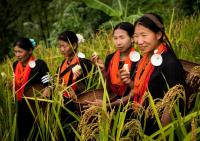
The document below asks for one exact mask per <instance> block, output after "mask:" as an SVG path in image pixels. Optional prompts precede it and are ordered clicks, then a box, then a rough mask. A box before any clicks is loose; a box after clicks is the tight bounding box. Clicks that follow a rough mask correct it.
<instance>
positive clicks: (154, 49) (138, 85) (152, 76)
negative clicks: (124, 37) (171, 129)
mask: <svg viewBox="0 0 200 141" xmlns="http://www.w3.org/2000/svg"><path fill="white" fill-rule="evenodd" d="M134 42H135V44H137V45H138V47H139V49H140V51H141V53H142V55H143V57H142V59H141V60H140V61H139V63H138V65H137V69H136V74H135V77H134V87H133V95H134V98H133V99H134V101H135V102H137V103H139V104H142V103H143V102H144V101H143V98H144V93H145V92H146V91H147V89H148V90H149V92H150V94H151V95H152V97H153V98H154V99H155V98H163V96H164V94H165V93H166V92H167V91H168V89H169V88H171V87H173V86H175V85H177V84H182V85H185V84H184V83H185V73H184V70H183V67H182V65H181V63H180V62H179V61H178V59H177V57H176V55H175V53H174V52H173V49H172V47H171V43H170V42H169V40H168V38H167V36H166V34H165V30H164V25H163V21H162V19H161V17H160V16H158V15H156V14H153V13H148V14H145V15H144V16H142V17H141V18H139V19H138V20H137V21H136V22H135V23H134ZM168 87H169V88H168ZM165 117H167V116H165ZM161 120H162V123H163V125H165V124H167V123H168V122H169V118H166V119H164V117H163V118H162V119H161ZM152 130H153V129H152Z"/></svg>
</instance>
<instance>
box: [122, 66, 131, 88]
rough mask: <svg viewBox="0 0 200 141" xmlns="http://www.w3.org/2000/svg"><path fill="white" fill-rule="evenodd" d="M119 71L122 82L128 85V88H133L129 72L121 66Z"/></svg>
mask: <svg viewBox="0 0 200 141" xmlns="http://www.w3.org/2000/svg"><path fill="white" fill-rule="evenodd" d="M119 71H120V77H121V80H122V82H123V83H124V84H127V85H129V87H130V88H133V81H132V80H131V78H130V72H129V71H127V70H126V69H124V68H122V69H120V70H119Z"/></svg>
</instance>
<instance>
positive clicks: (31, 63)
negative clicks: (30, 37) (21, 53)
mask: <svg viewBox="0 0 200 141" xmlns="http://www.w3.org/2000/svg"><path fill="white" fill-rule="evenodd" d="M28 65H29V66H30V68H34V67H35V66H36V63H35V61H30V62H29V63H28Z"/></svg>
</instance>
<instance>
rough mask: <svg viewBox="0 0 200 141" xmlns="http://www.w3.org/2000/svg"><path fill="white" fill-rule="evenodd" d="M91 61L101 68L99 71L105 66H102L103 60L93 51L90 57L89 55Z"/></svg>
mask: <svg viewBox="0 0 200 141" xmlns="http://www.w3.org/2000/svg"><path fill="white" fill-rule="evenodd" d="M91 61H92V62H93V63H94V64H96V65H97V66H99V68H100V69H101V71H103V70H104V68H105V66H104V62H103V60H102V59H101V58H100V57H99V56H98V55H97V53H93V54H92V57H91Z"/></svg>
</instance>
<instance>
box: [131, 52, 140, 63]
mask: <svg viewBox="0 0 200 141" xmlns="http://www.w3.org/2000/svg"><path fill="white" fill-rule="evenodd" d="M129 58H130V60H131V61H132V62H137V61H139V60H140V54H139V52H137V51H131V52H130V53H129Z"/></svg>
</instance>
